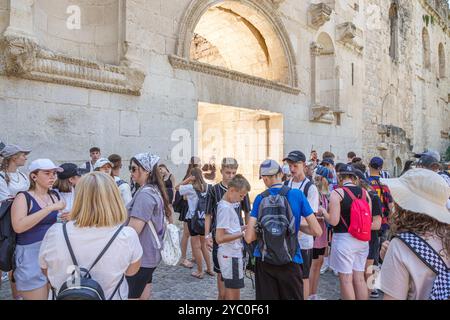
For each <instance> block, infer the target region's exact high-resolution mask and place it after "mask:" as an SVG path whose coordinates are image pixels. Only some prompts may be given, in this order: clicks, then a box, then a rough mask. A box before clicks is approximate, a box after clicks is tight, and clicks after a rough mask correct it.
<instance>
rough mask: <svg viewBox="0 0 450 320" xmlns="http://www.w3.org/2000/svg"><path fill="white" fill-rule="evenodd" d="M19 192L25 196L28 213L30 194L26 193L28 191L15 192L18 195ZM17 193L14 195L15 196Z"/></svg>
mask: <svg viewBox="0 0 450 320" xmlns="http://www.w3.org/2000/svg"><path fill="white" fill-rule="evenodd" d="M21 193H22V194H23V195H24V196H25V201H26V202H27V214H28V213H29V212H30V210H31V195H30V194H29V193H28V191H20V192H18V193H17V195H19V194H21ZM17 195H16V197H17Z"/></svg>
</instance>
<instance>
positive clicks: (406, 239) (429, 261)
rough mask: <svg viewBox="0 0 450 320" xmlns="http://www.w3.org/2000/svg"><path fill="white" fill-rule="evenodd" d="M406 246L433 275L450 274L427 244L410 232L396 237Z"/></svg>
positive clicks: (441, 260) (439, 257) (442, 261)
mask: <svg viewBox="0 0 450 320" xmlns="http://www.w3.org/2000/svg"><path fill="white" fill-rule="evenodd" d="M397 238H399V239H400V240H401V241H402V242H403V243H404V244H406V246H407V247H408V248H409V249H411V251H412V252H414V253H415V255H416V256H417V257H418V258H419V259H420V260H421V261H422V262H423V263H424V264H425V265H426V266H427V267H428V268H430V269H431V270H433V272H434V273H436V274H437V275H439V274H443V273H445V272H450V269H449V268H448V267H447V265H446V264H445V262H444V260H443V259H442V257H441V256H440V255H439V254H438V253H437V252H436V250H434V249H433V248H432V247H431V246H430V244H429V243H428V242H426V241H425V240H424V239H422V238H421V237H419V236H418V235H416V234H414V233H412V232H404V233H400V234H399V235H397Z"/></svg>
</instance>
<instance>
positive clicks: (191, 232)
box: [186, 219, 205, 237]
mask: <svg viewBox="0 0 450 320" xmlns="http://www.w3.org/2000/svg"><path fill="white" fill-rule="evenodd" d="M186 223H187V225H188V229H189V235H190V236H191V237H196V236H202V237H203V236H205V231H203V233H196V232H194V231H193V230H192V228H191V219H189V220H186Z"/></svg>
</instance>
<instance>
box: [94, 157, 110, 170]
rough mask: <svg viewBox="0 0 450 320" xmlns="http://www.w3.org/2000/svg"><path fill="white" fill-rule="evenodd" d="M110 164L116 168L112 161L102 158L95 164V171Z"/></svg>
mask: <svg viewBox="0 0 450 320" xmlns="http://www.w3.org/2000/svg"><path fill="white" fill-rule="evenodd" d="M107 164H109V165H110V166H111V168H112V167H114V165H113V164H112V162H111V161H109V160H108V159H106V158H100V159H98V160H97V162H96V163H95V164H94V170H97V169H100V168H101V167H103V166H104V165H107Z"/></svg>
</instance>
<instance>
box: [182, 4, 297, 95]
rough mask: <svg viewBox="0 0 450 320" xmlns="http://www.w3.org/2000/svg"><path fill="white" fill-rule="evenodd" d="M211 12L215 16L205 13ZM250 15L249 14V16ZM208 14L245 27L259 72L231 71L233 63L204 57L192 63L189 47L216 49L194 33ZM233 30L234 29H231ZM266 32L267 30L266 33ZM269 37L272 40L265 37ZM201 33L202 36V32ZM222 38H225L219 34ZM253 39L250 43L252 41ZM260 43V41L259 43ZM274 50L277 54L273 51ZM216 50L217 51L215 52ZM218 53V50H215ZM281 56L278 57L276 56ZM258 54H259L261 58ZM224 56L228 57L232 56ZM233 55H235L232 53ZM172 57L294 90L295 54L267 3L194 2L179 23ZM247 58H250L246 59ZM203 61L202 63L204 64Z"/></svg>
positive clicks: (273, 8) (249, 69)
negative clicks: (250, 35)
mask: <svg viewBox="0 0 450 320" xmlns="http://www.w3.org/2000/svg"><path fill="white" fill-rule="evenodd" d="M211 8H213V9H215V11H216V12H211V11H210V12H209V13H208V11H209V10H211ZM250 13H251V14H250ZM205 14H206V15H208V14H217V15H220V17H221V18H222V17H224V16H225V15H226V14H228V15H232V16H234V18H236V19H237V20H239V22H240V24H241V25H246V26H247V27H248V29H249V32H251V33H253V35H254V36H255V39H256V41H257V42H258V45H259V51H260V52H259V53H255V52H253V56H252V57H256V58H257V59H259V60H260V61H261V68H259V70H257V69H258V68H257V67H256V66H246V67H245V68H239V67H237V68H235V67H234V66H236V63H234V64H233V63H232V62H230V60H233V58H230V56H229V57H223V56H222V57H220V55H217V56H216V57H215V58H214V59H213V60H214V61H211V60H210V61H208V60H207V59H206V58H205V57H199V56H197V57H196V58H197V59H192V51H191V45H192V44H193V40H194V43H195V41H197V44H199V45H202V46H207V47H210V48H212V49H214V47H215V48H217V46H216V45H214V44H213V43H211V41H205V40H209V39H204V38H205V37H204V36H202V34H199V33H196V28H197V27H198V25H199V23H201V19H202V18H203V17H204V16H205ZM235 27H236V26H235ZM269 29H270V30H269ZM270 32H271V33H273V35H274V37H271V35H269V36H268V33H270ZM203 33H206V31H205V30H203ZM222 36H226V34H222ZM255 39H253V40H251V41H254V40H255ZM263 40H264V41H263ZM275 47H277V51H278V52H276V51H275V49H274V48H275ZM217 49H218V48H217ZM218 50H220V49H218ZM280 52H281V54H280ZM260 53H263V54H262V55H261V54H260ZM226 54H230V55H232V54H233V53H232V52H227V53H226ZM234 54H235V53H234ZM176 56H178V57H180V58H183V59H185V60H189V61H191V60H192V61H200V62H205V63H211V64H212V65H214V66H218V67H222V68H226V69H230V70H234V71H238V72H240V73H245V74H249V75H250V76H255V77H258V78H263V79H267V80H270V81H274V82H278V83H282V84H285V85H287V86H289V87H293V88H297V87H298V77H297V70H296V59H295V53H294V50H293V48H292V45H291V43H290V40H289V36H288V33H287V31H286V29H285V27H284V25H283V23H282V22H281V19H280V18H279V16H278V13H277V11H276V5H275V4H274V3H273V2H272V1H268V0H258V1H256V0H241V1H234V0H194V1H192V2H191V4H190V5H189V7H188V8H187V10H186V13H185V15H184V17H183V19H182V21H181V23H180V30H179V38H178V42H177V47H176ZM249 56H251V55H249ZM205 59H206V60H205Z"/></svg>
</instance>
